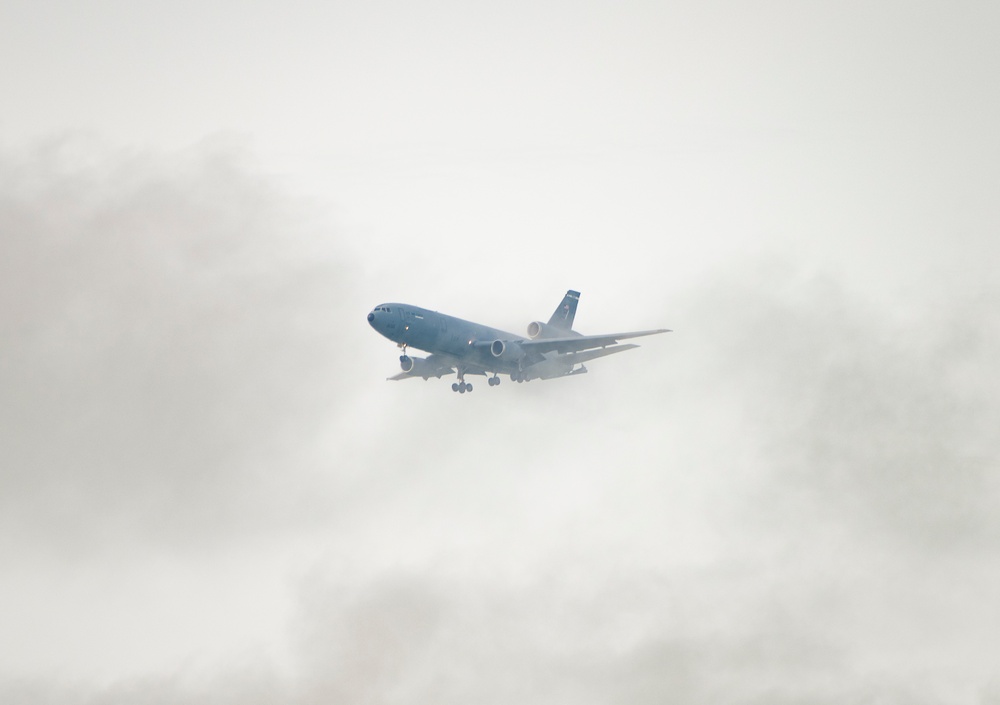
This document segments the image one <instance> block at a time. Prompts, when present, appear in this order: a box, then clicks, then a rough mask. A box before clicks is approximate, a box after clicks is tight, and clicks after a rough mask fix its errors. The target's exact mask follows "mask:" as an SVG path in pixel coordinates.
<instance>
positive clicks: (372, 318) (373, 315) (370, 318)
mask: <svg viewBox="0 0 1000 705" xmlns="http://www.w3.org/2000/svg"><path fill="white" fill-rule="evenodd" d="M374 320H375V312H374V311H372V312H371V313H369V314H368V322H369V323H371V322H373V321H374Z"/></svg>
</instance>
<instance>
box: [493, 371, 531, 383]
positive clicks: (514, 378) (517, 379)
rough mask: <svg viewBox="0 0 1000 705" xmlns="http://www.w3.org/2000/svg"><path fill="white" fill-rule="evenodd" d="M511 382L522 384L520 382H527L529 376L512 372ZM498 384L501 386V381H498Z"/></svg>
mask: <svg viewBox="0 0 1000 705" xmlns="http://www.w3.org/2000/svg"><path fill="white" fill-rule="evenodd" d="M510 381H511V382H518V383H520V382H527V381H528V375H526V374H525V373H523V372H511V373H510ZM497 384H500V380H499V379H497Z"/></svg>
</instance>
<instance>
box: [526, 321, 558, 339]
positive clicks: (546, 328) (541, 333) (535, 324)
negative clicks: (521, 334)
mask: <svg viewBox="0 0 1000 705" xmlns="http://www.w3.org/2000/svg"><path fill="white" fill-rule="evenodd" d="M565 334H566V333H565V332H564V331H560V330H558V329H557V328H553V327H552V326H550V325H548V324H547V323H542V322H541V321H532V322H531V323H529V324H528V337H529V338H531V339H532V340H534V339H535V338H559V337H561V336H563V335H565Z"/></svg>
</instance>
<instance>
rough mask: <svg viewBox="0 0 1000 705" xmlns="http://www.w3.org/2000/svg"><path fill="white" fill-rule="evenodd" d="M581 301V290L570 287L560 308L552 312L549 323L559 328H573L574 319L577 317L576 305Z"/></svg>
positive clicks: (569, 329) (567, 329) (565, 329)
mask: <svg viewBox="0 0 1000 705" xmlns="http://www.w3.org/2000/svg"><path fill="white" fill-rule="evenodd" d="M578 303H580V292H579V291H573V290H572V289H570V290H569V291H567V292H566V296H564V297H563V300H562V303H560V304H559V308H557V309H556V310H555V313H553V314H552V318H550V319H549V322H548V325H549V326H551V327H552V328H555V329H557V330H564V331H571V330H573V319H574V318H576V305H577V304H578Z"/></svg>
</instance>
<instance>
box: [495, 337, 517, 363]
mask: <svg viewBox="0 0 1000 705" xmlns="http://www.w3.org/2000/svg"><path fill="white" fill-rule="evenodd" d="M490 354H491V355H492V356H493V357H495V358H497V359H498V360H503V361H504V362H517V361H519V360H522V359H524V354H525V353H524V348H522V347H521V345H520V344H519V343H517V341H514V340H499V339H497V340H494V341H493V342H492V343H491V344H490Z"/></svg>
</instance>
